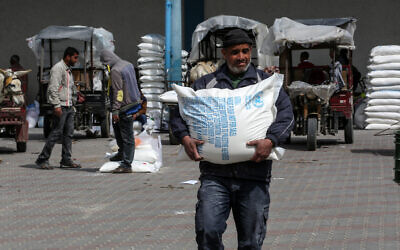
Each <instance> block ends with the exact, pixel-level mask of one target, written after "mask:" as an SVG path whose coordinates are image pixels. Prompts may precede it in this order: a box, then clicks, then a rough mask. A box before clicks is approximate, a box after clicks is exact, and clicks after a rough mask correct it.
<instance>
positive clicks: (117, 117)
mask: <svg viewBox="0 0 400 250" xmlns="http://www.w3.org/2000/svg"><path fill="white" fill-rule="evenodd" d="M112 121H113V123H117V122H119V116H118V115H113V116H112Z"/></svg>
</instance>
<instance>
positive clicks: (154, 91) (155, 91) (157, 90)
mask: <svg viewBox="0 0 400 250" xmlns="http://www.w3.org/2000/svg"><path fill="white" fill-rule="evenodd" d="M142 93H143V94H158V95H160V94H162V93H164V89H160V88H142Z"/></svg>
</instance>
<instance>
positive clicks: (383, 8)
mask: <svg viewBox="0 0 400 250" xmlns="http://www.w3.org/2000/svg"><path fill="white" fill-rule="evenodd" d="M399 9H400V1H398V0H380V1H376V0H336V1H328V0H323V1H321V0H291V1H289V0H281V1H271V0H246V1H232V0H218V1H214V0H205V15H204V16H205V18H209V17H212V16H216V15H222V14H224V15H237V16H242V17H246V18H250V19H254V20H257V21H259V22H262V23H265V24H266V25H268V27H270V26H271V25H272V24H273V22H274V19H275V18H279V17H289V18H291V19H306V18H332V17H349V16H351V17H355V18H357V19H358V22H357V29H356V32H355V44H356V50H355V52H354V54H353V64H354V65H355V66H356V67H357V68H358V69H359V70H360V71H361V72H362V74H365V73H366V66H367V64H368V58H369V52H370V50H371V48H373V47H374V46H377V45H387V44H399V45H400V29H399V27H398V24H399V23H400V15H399V14H398V10H399Z"/></svg>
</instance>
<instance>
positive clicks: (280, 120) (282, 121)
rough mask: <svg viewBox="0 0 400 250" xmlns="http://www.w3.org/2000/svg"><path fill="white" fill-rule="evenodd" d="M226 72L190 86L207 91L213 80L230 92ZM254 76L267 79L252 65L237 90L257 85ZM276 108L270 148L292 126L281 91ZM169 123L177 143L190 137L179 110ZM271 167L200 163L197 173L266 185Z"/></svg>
mask: <svg viewBox="0 0 400 250" xmlns="http://www.w3.org/2000/svg"><path fill="white" fill-rule="evenodd" d="M227 72H228V68H227V66H226V64H224V65H222V66H221V67H220V68H219V69H218V70H217V71H216V72H214V73H211V74H208V75H205V76H203V77H201V78H200V79H198V80H197V81H195V82H194V84H193V89H194V90H199V89H204V88H206V85H207V83H209V82H210V81H211V80H212V79H213V78H216V79H217V81H218V83H217V84H216V85H215V88H221V89H224V88H228V89H233V87H232V84H231V80H230V78H229V77H228V75H227ZM257 73H258V74H259V76H260V77H261V79H266V78H268V77H269V76H270V75H269V74H267V73H265V72H263V71H261V70H258V69H256V67H255V66H254V65H253V64H251V65H250V67H249V69H248V70H247V72H246V73H245V75H244V76H243V79H242V81H241V82H240V83H239V84H238V86H237V87H238V88H242V87H246V86H249V85H252V84H255V83H257ZM275 106H276V108H277V115H276V120H275V121H274V122H273V123H272V124H271V126H270V127H269V128H268V131H267V134H266V138H268V139H270V140H271V141H272V142H273V144H274V145H275V146H277V145H279V144H281V143H283V142H284V141H285V140H286V138H287V137H288V136H289V134H290V131H291V130H292V128H293V125H294V120H293V111H292V105H291V103H290V99H289V97H288V95H287V94H286V92H285V91H284V90H283V88H282V89H281V90H280V93H279V97H278V99H277V101H276V103H275ZM170 123H171V129H172V132H173V133H174V135H175V136H176V137H177V138H178V139H179V140H182V138H183V137H184V136H186V135H189V130H188V128H187V125H186V123H185V121H184V120H183V119H182V117H181V116H180V114H179V108H176V109H175V110H172V113H171V119H170ZM271 165H272V161H270V160H266V161H263V162H260V163H255V162H252V161H246V162H240V163H234V164H226V165H221V164H213V163H210V162H207V161H201V162H200V172H201V174H202V175H216V176H223V177H232V178H241V179H254V180H262V181H267V182H269V181H270V178H271Z"/></svg>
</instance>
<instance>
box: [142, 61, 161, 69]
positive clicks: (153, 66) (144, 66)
mask: <svg viewBox="0 0 400 250" xmlns="http://www.w3.org/2000/svg"><path fill="white" fill-rule="evenodd" d="M138 68H139V69H161V70H164V64H162V63H157V62H149V63H142V64H139V66H138Z"/></svg>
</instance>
